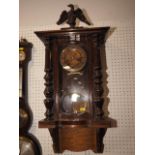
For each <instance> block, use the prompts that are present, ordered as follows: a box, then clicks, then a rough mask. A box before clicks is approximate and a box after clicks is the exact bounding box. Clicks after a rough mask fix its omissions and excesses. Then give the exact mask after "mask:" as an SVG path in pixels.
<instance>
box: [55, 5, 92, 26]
mask: <svg viewBox="0 0 155 155" xmlns="http://www.w3.org/2000/svg"><path fill="white" fill-rule="evenodd" d="M68 7H70V8H71V9H70V10H69V11H68V12H67V11H66V10H64V11H62V13H61V15H60V18H59V20H58V21H57V24H58V25H60V24H62V23H64V22H66V23H67V24H69V25H70V27H71V28H74V27H75V26H76V19H77V18H78V19H79V20H80V21H82V22H84V23H86V24H88V25H91V23H90V22H89V21H88V20H87V18H86V17H85V15H84V13H83V11H82V10H81V9H80V8H77V9H76V10H75V9H74V5H73V4H69V5H68Z"/></svg>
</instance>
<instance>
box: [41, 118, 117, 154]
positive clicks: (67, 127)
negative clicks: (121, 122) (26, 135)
mask: <svg viewBox="0 0 155 155" xmlns="http://www.w3.org/2000/svg"><path fill="white" fill-rule="evenodd" d="M116 126H117V122H116V120H114V119H112V118H109V117H108V118H104V119H101V120H81V121H79V120H78V121H75V120H74V121H73V120H62V121H60V120H59V121H57V120H46V119H45V120H41V121H39V127H40V128H48V130H49V132H50V135H51V137H52V140H53V150H54V152H55V153H63V152H64V151H65V150H70V151H74V152H80V151H86V150H92V151H93V152H95V153H102V152H103V150H104V144H103V139H104V136H105V133H106V131H107V128H112V127H116Z"/></svg>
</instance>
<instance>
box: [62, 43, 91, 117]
mask: <svg viewBox="0 0 155 155" xmlns="http://www.w3.org/2000/svg"><path fill="white" fill-rule="evenodd" d="M59 58H60V60H59V61H60V66H59V69H60V75H59V81H61V84H60V87H59V90H60V93H61V95H60V105H61V108H60V109H61V112H62V114H63V117H64V115H66V116H67V115H74V116H77V117H80V116H82V115H85V116H87V117H89V116H90V105H89V102H90V101H89V99H90V98H89V90H88V89H87V88H88V67H87V63H88V59H89V57H88V54H87V51H86V50H85V49H84V47H82V46H81V45H78V44H69V45H67V46H66V47H64V48H62V49H61V50H60V52H59Z"/></svg>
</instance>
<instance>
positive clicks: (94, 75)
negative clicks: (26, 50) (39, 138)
mask: <svg viewBox="0 0 155 155" xmlns="http://www.w3.org/2000/svg"><path fill="white" fill-rule="evenodd" d="M109 28H110V27H94V28H83V27H78V28H68V29H67V28H66V29H61V30H53V31H37V32H35V34H36V35H37V36H38V37H39V38H40V39H41V41H42V42H43V43H44V45H45V73H46V74H45V77H44V79H45V91H44V94H45V97H46V99H45V100H44V104H45V107H46V113H45V116H46V118H45V119H43V120H41V121H39V127H40V128H48V130H49V132H50V135H51V137H52V139H53V148H54V151H55V152H56V153H62V152H63V151H64V150H70V151H85V150H93V151H94V152H95V153H102V152H103V149H104V144H103V137H104V135H105V133H106V131H107V128H111V127H116V121H115V120H114V119H112V118H109V117H105V115H104V112H103V104H104V100H103V92H104V90H103V86H102V85H103V82H102V76H103V75H102V65H101V61H102V60H101V52H102V51H101V49H105V41H106V34H107V32H108V30H109ZM68 46H79V47H81V48H83V49H84V50H85V51H86V54H87V63H86V67H85V70H86V72H84V74H83V75H82V78H81V82H82V83H84V84H85V83H86V85H85V90H87V92H88V94H87V95H88V98H89V101H88V102H89V111H88V113H87V114H83V115H77V114H70V115H65V114H63V113H62V110H61V102H60V101H61V94H62V93H61V91H62V90H61V89H62V88H63V86H62V85H65V84H64V82H62V81H67V82H66V83H68V81H70V80H68V79H67V78H66V76H65V75H66V74H67V73H65V72H66V71H63V69H62V66H61V64H60V55H61V52H62V50H63V49H64V48H65V47H68ZM66 86H67V84H66Z"/></svg>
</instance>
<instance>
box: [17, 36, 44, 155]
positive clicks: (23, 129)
mask: <svg viewBox="0 0 155 155" xmlns="http://www.w3.org/2000/svg"><path fill="white" fill-rule="evenodd" d="M31 49H32V44H31V43H29V42H28V41H27V40H26V39H21V40H20V41H19V155H41V149H40V145H39V142H38V140H37V139H36V138H35V137H34V136H33V135H32V134H30V133H29V132H28V130H29V128H30V126H31V123H32V111H31V109H30V107H29V105H28V100H27V93H28V92H27V75H28V74H27V67H28V62H29V61H30V60H31Z"/></svg>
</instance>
